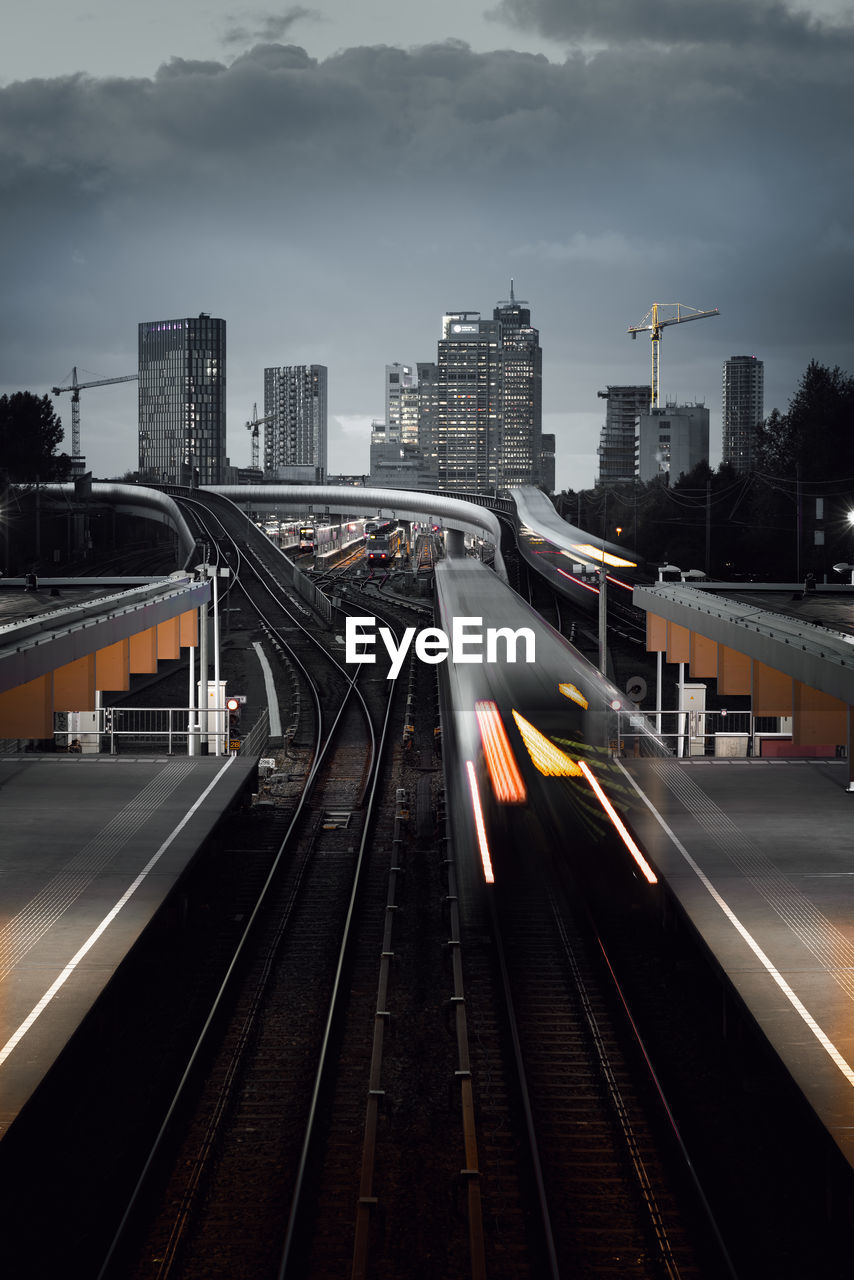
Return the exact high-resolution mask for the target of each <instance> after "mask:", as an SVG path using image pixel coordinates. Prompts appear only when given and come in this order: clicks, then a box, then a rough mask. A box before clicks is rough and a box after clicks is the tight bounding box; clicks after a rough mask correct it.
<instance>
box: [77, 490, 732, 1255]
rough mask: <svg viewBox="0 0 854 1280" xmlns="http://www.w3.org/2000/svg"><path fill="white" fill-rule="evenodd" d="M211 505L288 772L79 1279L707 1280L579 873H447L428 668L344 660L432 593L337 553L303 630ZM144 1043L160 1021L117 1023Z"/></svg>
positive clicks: (234, 607) (215, 542)
mask: <svg viewBox="0 0 854 1280" xmlns="http://www.w3.org/2000/svg"><path fill="white" fill-rule="evenodd" d="M195 501H196V499H195V497H194V498H193V503H195ZM230 505H231V504H228V503H227V502H225V501H224V500H222V499H217V498H215V497H213V496H212V495H209V496H207V497H205V499H204V506H203V508H202V507H198V506H195V505H191V503H190V500H189V497H188V496H187V495H185V501H184V506H185V510H186V511H192V512H193V513H194V514H193V517H192V518H193V519H194V520H195V521H197V530H198V536H199V538H200V540H204V541H205V542H206V543H207V544H208V546H209V548H210V551H211V556H212V558H216V559H217V560H218V562H219V563H220V564H222V565H225V564H227V565H228V566H229V567H230V569H231V570H232V573H231V575H230V578H229V584H228V586H227V587H226V589H225V592H224V595H223V597H222V598H221V601H222V602H223V604H224V607H225V608H226V609H227V610H228V611H229V613H230V616H231V618H232V626H233V627H234V628H235V630H237V631H238V632H239V633H240V634H242V633H243V631H244V630H245V631H247V633H248V632H249V631H250V630H251V629H252V628H255V627H263V633H264V634H265V636H266V637H267V638H268V639H269V641H270V644H271V647H272V652H273V653H274V654H275V659H274V662H275V671H274V674H275V679H276V684H277V688H278V689H279V694H280V702H281V704H282V707H283V710H284V711H285V715H284V716H283V722H284V723H286V724H287V729H286V732H285V736H284V739H283V741H282V743H280V744H277V745H276V746H275V747H271V751H274V752H275V755H276V758H277V761H278V767H279V771H280V776H281V777H282V778H283V781H282V783H281V786H280V789H278V790H276V791H275V792H274V791H272V790H270V791H269V792H268V799H267V802H266V803H264V804H261V805H258V806H256V807H255V809H254V811H250V813H249V814H247V815H244V818H243V820H242V821H241V822H240V823H239V825H238V826H237V827H236V828H234V827H232V829H231V832H230V835H229V837H228V843H227V844H226V845H225V846H224V847H222V848H220V849H219V850H218V851H217V854H216V856H215V858H214V859H213V860H212V862H211V861H209V863H208V865H207V867H206V869H205V870H204V874H205V875H206V876H207V879H208V883H207V885H206V890H205V892H206V894H207V897H206V902H208V900H209V902H210V904H211V911H212V913H213V912H216V913H217V921H218V923H216V924H215V925H213V926H212V927H211V928H209V929H208V931H207V934H208V942H210V937H209V935H210V934H214V933H215V934H216V938H215V941H214V942H213V944H211V945H210V953H209V955H208V956H207V957H206V959H205V963H204V965H203V966H202V969H203V970H204V972H203V973H200V972H197V971H196V970H193V971H192V974H191V976H190V978H189V980H188V985H193V984H195V987H194V990H193V1001H192V1003H193V1007H194V1009H195V1008H197V1009H198V1010H204V1013H198V1014H194V1017H195V1018H196V1020H197V1021H198V1023H199V1025H200V1028H201V1030H202V1031H203V1033H204V1034H203V1035H200V1036H199V1037H198V1039H194V1040H193V1042H192V1043H191V1044H190V1045H189V1052H188V1053H187V1056H186V1061H185V1062H184V1063H183V1064H182V1066H181V1067H180V1069H177V1070H173V1074H174V1076H175V1077H176V1079H177V1078H179V1077H180V1082H181V1087H180V1088H179V1089H177V1090H176V1091H175V1092H174V1094H173V1093H172V1092H171V1091H170V1092H169V1095H168V1097H165V1102H164V1109H163V1114H162V1115H161V1116H160V1117H159V1119H158V1121H157V1123H156V1124H151V1123H150V1122H149V1132H148V1142H147V1144H144V1145H143V1146H142V1147H141V1148H140V1149H141V1158H140V1160H139V1165H140V1168H139V1169H138V1170H137V1172H136V1173H135V1175H134V1178H133V1179H131V1187H130V1190H131V1191H132V1195H131V1196H130V1202H129V1204H128V1206H127V1209H126V1211H125V1213H124V1215H123V1217H122V1222H121V1226H120V1229H119V1230H117V1231H116V1232H115V1234H114V1236H112V1237H111V1240H109V1241H107V1242H106V1244H105V1249H104V1253H105V1255H106V1256H105V1259H104V1261H103V1265H102V1266H101V1273H100V1274H101V1276H102V1277H103V1280H110V1278H112V1280H114V1278H115V1277H121V1280H153V1278H154V1277H157V1280H166V1277H178V1276H180V1277H181V1280H193V1278H194V1277H201V1276H204V1277H206V1278H209V1280H216V1278H217V1277H220V1276H221V1277H223V1278H225V1277H228V1280H242V1277H247V1280H249V1277H251V1280H266V1278H267V1277H268V1276H269V1277H270V1278H271V1280H292V1278H293V1277H296V1276H318V1277H320V1276H327V1275H329V1276H331V1275H347V1274H349V1275H350V1276H352V1277H363V1276H364V1277H366V1276H369V1275H378V1276H379V1275H382V1276H383V1278H384V1280H398V1278H399V1280H412V1278H413V1277H420V1276H423V1277H425V1280H446V1278H447V1280H452V1278H453V1280H460V1277H465V1276H471V1277H473V1280H483V1278H485V1277H486V1276H489V1277H490V1280H504V1277H507V1278H508V1280H510V1277H512V1280H525V1277H528V1276H531V1277H535V1276H536V1277H537V1278H538V1280H539V1277H541V1276H547V1275H551V1276H556V1275H559V1274H560V1275H564V1276H566V1275H591V1276H617V1275H619V1276H640V1277H644V1278H646V1277H650V1278H652V1277H656V1278H658V1277H660V1276H665V1277H671V1280H673V1278H675V1277H677V1276H681V1277H683V1278H684V1280H689V1278H690V1280H695V1277H698V1276H702V1277H703V1280H718V1278H719V1277H722V1276H725V1275H726V1274H727V1270H726V1264H725V1261H724V1262H721V1259H720V1257H715V1259H714V1261H713V1262H709V1261H708V1259H707V1258H706V1257H704V1259H703V1263H702V1265H701V1263H700V1262H698V1260H697V1254H696V1251H695V1242H696V1239H697V1238H698V1236H699V1237H700V1238H701V1239H702V1240H703V1241H704V1242H707V1240H708V1234H709V1231H710V1228H708V1227H707V1226H706V1225H704V1224H703V1223H702V1222H701V1223H700V1224H699V1226H698V1218H699V1217H701V1215H700V1214H699V1213H698V1210H697V1207H696V1204H695V1202H694V1200H693V1199H692V1197H691V1196H687V1197H683V1196H682V1195H681V1194H680V1193H679V1192H678V1191H677V1192H674V1191H673V1183H674V1179H675V1181H676V1182H677V1183H678V1182H679V1179H680V1177H681V1178H682V1179H683V1180H684V1178H685V1172H684V1167H682V1166H678V1167H677V1168H675V1160H674V1157H673V1153H672V1151H671V1149H670V1147H669V1145H668V1144H669V1143H670V1142H671V1141H672V1139H671V1138H670V1137H668V1135H667V1134H666V1133H665V1134H664V1135H662V1132H661V1129H662V1128H663V1129H665V1130H666V1125H664V1124H663V1123H662V1124H659V1118H658V1113H657V1112H656V1108H657V1107H658V1106H659V1105H660V1100H659V1099H657V1098H656V1097H655V1095H654V1090H653V1089H652V1088H651V1087H650V1086H649V1085H648V1083H646V1081H645V1080H644V1077H643V1072H642V1071H641V1066H642V1059H643V1054H642V1052H640V1051H639V1050H638V1049H637V1047H636V1046H635V1045H634V1042H633V1041H632V1040H631V1037H630V1035H629V1034H628V1031H627V1027H628V1025H629V1024H628V1023H627V1022H625V1021H624V1020H621V1017H620V1014H619V998H618V996H617V995H616V994H615V993H614V991H613V988H612V987H611V985H610V981H611V980H610V975H609V973H608V970H607V966H605V965H603V964H602V963H601V962H600V960H599V958H598V953H597V946H598V940H597V938H596V935H595V933H591V931H590V929H589V928H588V926H587V923H586V920H581V921H579V920H577V919H576V918H575V916H574V914H573V912H571V911H570V910H569V907H568V905H567V903H568V901H574V900H575V898H576V897H577V896H578V895H577V894H576V892H575V890H574V888H573V887H570V888H567V886H566V883H565V881H564V880H563V877H562V876H561V875H558V874H557V873H556V872H555V871H554V868H553V867H551V866H550V865H546V864H545V863H544V864H543V865H542V866H541V867H538V872H539V874H538V875H536V876H533V877H529V875H528V874H527V873H528V872H529V871H530V870H531V866H530V862H529V861H528V860H526V874H525V875H524V876H523V875H522V874H521V873H520V874H519V876H518V877H517V878H516V879H515V880H513V881H512V882H511V884H510V886H509V888H508V889H507V890H505V889H504V888H503V887H501V886H499V887H498V888H497V891H496V892H495V893H493V894H492V895H491V897H482V896H480V895H477V896H476V897H475V898H471V897H469V896H468V895H467V894H465V893H462V892H461V891H460V889H459V887H458V881H457V875H456V864H455V859H454V849H453V840H452V833H451V832H450V830H449V828H448V827H447V826H446V825H445V823H444V819H443V817H442V814H443V769H442V763H443V762H442V758H441V750H442V748H441V733H440V732H439V727H440V725H439V700H438V695H437V687H436V671H435V668H431V667H428V666H426V665H425V664H422V663H418V662H414V661H412V660H410V664H409V666H407V667H404V669H403V673H402V675H401V677H400V679H399V681H398V683H397V687H396V688H393V687H392V686H393V682H391V681H388V680H386V678H385V671H384V669H383V668H382V667H381V666H380V665H379V663H378V664H377V665H375V666H373V667H369V668H364V667H359V668H358V671H359V672H360V676H359V679H358V680H353V679H351V678H350V675H349V674H348V672H347V670H345V669H344V668H342V666H341V663H340V660H339V659H340V652H341V650H340V644H339V641H338V640H337V639H336V636H337V633H338V631H340V617H341V616H342V615H343V614H344V613H346V612H347V611H350V612H353V613H356V614H364V613H365V612H366V610H367V609H374V610H375V611H376V612H377V614H378V616H380V617H381V618H382V619H383V620H384V621H385V622H386V624H387V625H390V626H394V627H399V626H401V625H406V624H408V625H411V624H412V620H413V609H415V610H425V609H426V608H427V602H426V601H424V600H420V599H416V598H414V597H406V596H403V595H402V593H401V594H398V593H397V592H396V591H395V590H394V582H393V581H392V580H388V581H385V582H383V583H381V582H380V580H379V578H377V579H374V580H372V581H371V583H370V584H369V585H366V580H365V579H364V577H362V578H356V577H353V576H350V575H348V574H347V573H346V572H344V573H341V574H336V575H335V578H334V581H333V582H332V583H331V584H330V586H329V587H327V590H328V591H329V592H333V591H334V592H335V593H336V594H335V601H336V603H335V605H334V608H335V609H337V610H340V613H336V614H335V615H334V623H333V625H332V626H328V625H326V622H325V616H324V615H323V613H322V611H319V610H318V609H317V608H315V606H314V603H313V599H314V598H313V597H312V596H311V594H310V593H309V595H307V596H303V595H301V594H300V595H297V594H296V593H295V590H294V582H293V575H292V569H291V567H290V562H289V561H287V560H286V558H285V557H283V556H282V554H281V553H280V552H279V551H278V550H277V549H276V548H275V547H274V546H273V545H272V544H271V543H270V540H269V539H268V538H266V537H265V536H264V535H263V533H261V532H260V531H257V530H253V529H251V528H247V527H246V525H247V523H248V522H246V521H245V518H243V517H240V516H238V517H237V518H236V519H235V517H234V515H233V513H232V512H231V511H230ZM419 569H420V566H419ZM326 603H327V605H329V607H330V608H332V607H333V606H332V605H331V603H330V601H329V599H328V598H327V601H326ZM255 619H258V620H257V621H256V620H255ZM381 652H382V650H381V649H380V650H379V652H378V657H379V656H380V654H381ZM532 881H533V883H532ZM166 972H167V979H168V978H169V977H170V976H171V975H170V973H169V971H168V970H167V971H166ZM213 975H215V976H213ZM196 987H197V988H198V990H196V989H195V988H196ZM204 1000H207V1001H208V1004H207V1006H206V1005H205V1004H204V1003H203V1001H204ZM170 1016H172V1015H170ZM169 1036H170V1024H168V1023H167V1021H166V1015H165V1014H164V1018H163V1021H162V1022H161V1023H160V1024H158V1023H156V1022H152V1024H151V1025H150V1026H149V1027H148V1028H146V1027H145V1026H143V1027H142V1028H141V1029H140V1040H141V1042H142V1041H143V1040H145V1039H148V1040H150V1041H152V1042H155V1043H156V1042H157V1040H158V1037H159V1038H160V1039H161V1040H162V1043H163V1045H164V1046H165V1045H166V1043H167V1041H168V1040H169ZM155 1056H156V1052H155ZM129 1070H130V1068H129ZM139 1070H140V1072H141V1073H142V1072H143V1067H142V1065H140V1067H139ZM641 1081H644V1082H643V1083H640V1082H641ZM138 1083H141V1082H138ZM145 1084H146V1087H148V1081H147V1079H146V1082H145ZM130 1086H131V1088H133V1087H134V1080H133V1078H131V1080H130ZM653 1113H655V1118H653V1119H651V1118H650V1117H651V1115H653ZM678 1154H679V1153H677V1155H678ZM118 1216H119V1215H117V1218H118ZM107 1246H108V1247H107ZM89 1274H93V1275H94V1274H96V1272H95V1271H92V1272H90V1273H89Z"/></svg>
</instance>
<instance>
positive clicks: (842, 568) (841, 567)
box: [833, 560, 854, 586]
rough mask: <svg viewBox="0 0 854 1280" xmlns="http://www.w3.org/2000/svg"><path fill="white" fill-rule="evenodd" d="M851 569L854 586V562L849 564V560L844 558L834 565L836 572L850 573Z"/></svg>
mask: <svg viewBox="0 0 854 1280" xmlns="http://www.w3.org/2000/svg"><path fill="white" fill-rule="evenodd" d="M849 570H850V573H851V585H852V586H854V564H848V563H847V561H845V560H843V561H842V562H841V563H840V564H835V565H834V566H833V572H834V573H848V572H849Z"/></svg>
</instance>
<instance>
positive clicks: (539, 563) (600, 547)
mask: <svg viewBox="0 0 854 1280" xmlns="http://www.w3.org/2000/svg"><path fill="white" fill-rule="evenodd" d="M510 495H511V497H512V498H513V501H514V502H515V504H516V542H517V546H518V548H519V551H520V553H521V555H522V558H523V559H524V560H526V561H527V563H528V564H529V565H530V566H531V568H532V569H536V570H537V572H538V573H539V574H540V575H541V576H542V577H544V578H546V579H547V580H548V581H549V582H551V584H552V585H553V586H554V587H555V588H557V589H558V590H559V591H560V593H561V594H562V595H565V596H566V597H567V598H568V599H570V600H571V601H572V602H573V604H575V605H577V606H578V607H579V608H580V609H582V610H583V611H584V612H586V613H595V612H596V611H597V610H598V608H599V572H600V567H601V565H602V563H603V561H604V564H605V570H606V578H607V583H608V589H609V593H610V588H611V587H613V588H614V591H613V593H612V595H613V598H614V599H616V600H619V601H621V602H622V603H624V604H631V599H632V591H633V589H634V586H635V584H636V583H643V582H651V581H653V580H654V579H653V576H652V575H651V573H650V571H649V568H648V566H646V565H645V564H644V562H643V560H642V559H641V558H640V557H639V556H638V555H637V553H636V552H634V551H632V550H630V549H629V548H626V547H624V546H622V545H621V544H620V543H615V542H609V541H603V539H602V538H601V537H597V536H592V535H591V534H590V533H588V532H586V531H585V530H583V529H579V528H577V527H576V526H575V525H571V524H569V523H568V522H567V521H566V520H563V519H561V517H560V516H559V515H558V514H557V512H556V510H555V508H554V504H553V503H552V502H551V501H550V499H549V498H547V497H546V495H545V494H544V493H542V491H541V490H539V489H535V488H532V487H531V486H524V487H521V488H518V489H511V490H510Z"/></svg>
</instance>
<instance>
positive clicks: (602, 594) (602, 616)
mask: <svg viewBox="0 0 854 1280" xmlns="http://www.w3.org/2000/svg"><path fill="white" fill-rule="evenodd" d="M603 498H604V506H603V508H602V562H601V564H600V565H599V670H600V671H601V672H602V675H603V676H607V675H608V586H607V583H608V579H607V576H606V565H605V535H606V534H607V532H608V494H607V492H605V493H604V494H603Z"/></svg>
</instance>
